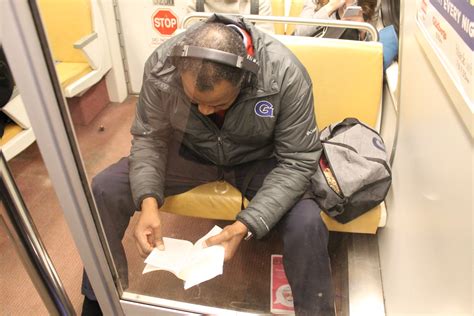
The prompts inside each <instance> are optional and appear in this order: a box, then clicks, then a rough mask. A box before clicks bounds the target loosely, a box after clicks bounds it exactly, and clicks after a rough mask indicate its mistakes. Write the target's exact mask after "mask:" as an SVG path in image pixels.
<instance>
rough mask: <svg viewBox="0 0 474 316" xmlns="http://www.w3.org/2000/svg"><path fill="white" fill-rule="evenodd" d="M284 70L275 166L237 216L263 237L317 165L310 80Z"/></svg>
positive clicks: (296, 197)
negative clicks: (285, 73) (284, 87)
mask: <svg viewBox="0 0 474 316" xmlns="http://www.w3.org/2000/svg"><path fill="white" fill-rule="evenodd" d="M295 68H296V67H294V68H293V73H292V74H289V72H291V71H287V75H286V76H285V78H284V80H283V82H284V84H285V85H286V91H282V99H281V103H280V111H279V113H278V117H277V124H276V127H275V131H274V145H275V155H276V158H277V160H278V163H277V166H276V167H275V169H273V170H272V171H271V172H270V173H269V174H268V175H267V177H266V178H265V181H264V182H263V185H262V187H261V188H260V189H259V191H258V192H257V194H256V195H255V197H254V198H253V199H252V200H251V202H250V204H249V206H248V207H247V208H246V209H245V210H243V211H241V212H240V213H239V215H238V216H237V219H238V220H239V221H241V222H243V223H244V224H246V226H247V227H248V228H249V229H250V230H251V231H252V232H253V233H254V234H255V235H256V236H257V238H261V237H263V236H264V235H265V234H266V233H268V232H269V231H270V229H271V228H272V227H273V226H274V225H275V224H276V223H277V222H278V221H279V220H280V219H281V217H282V216H283V215H284V214H285V213H286V212H287V211H288V210H289V209H291V208H292V207H293V206H294V204H295V203H296V202H297V201H298V200H299V199H300V198H301V197H302V195H303V194H304V193H305V192H306V190H307V188H308V186H309V183H310V178H311V176H312V175H313V174H314V172H315V171H316V168H317V162H318V160H319V156H320V155H321V143H320V141H319V132H318V129H317V127H316V121H315V117H314V105H313V91H312V85H311V81H309V79H307V77H305V76H303V73H302V71H300V70H299V69H298V68H297V69H295Z"/></svg>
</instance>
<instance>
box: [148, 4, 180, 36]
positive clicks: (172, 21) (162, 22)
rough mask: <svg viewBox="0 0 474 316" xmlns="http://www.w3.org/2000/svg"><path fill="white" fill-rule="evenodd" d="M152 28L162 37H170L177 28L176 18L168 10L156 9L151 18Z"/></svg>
mask: <svg viewBox="0 0 474 316" xmlns="http://www.w3.org/2000/svg"><path fill="white" fill-rule="evenodd" d="M152 23H153V28H154V29H155V30H156V31H158V33H160V34H162V35H171V34H173V33H174V32H175V31H176V29H177V28H178V18H177V17H176V15H175V14H174V12H173V11H171V10H169V9H158V11H156V12H155V13H154V14H153V16H152Z"/></svg>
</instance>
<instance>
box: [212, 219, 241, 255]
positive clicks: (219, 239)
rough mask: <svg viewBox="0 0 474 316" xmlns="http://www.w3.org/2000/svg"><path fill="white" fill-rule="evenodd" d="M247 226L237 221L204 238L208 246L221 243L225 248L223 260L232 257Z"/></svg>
mask: <svg viewBox="0 0 474 316" xmlns="http://www.w3.org/2000/svg"><path fill="white" fill-rule="evenodd" d="M247 232H248V229H247V226H245V225H244V224H242V223H241V222H239V221H236V222H235V223H233V224H232V225H229V226H226V227H224V229H223V230H222V231H221V232H220V233H219V234H218V235H215V236H213V237H210V238H209V239H207V240H206V245H207V246H208V247H210V246H214V245H219V244H220V245H222V246H224V249H225V255H224V261H227V260H230V259H232V257H233V256H234V254H235V252H236V251H237V248H238V247H239V244H240V242H241V241H242V239H243V238H244V237H245V236H246V235H247Z"/></svg>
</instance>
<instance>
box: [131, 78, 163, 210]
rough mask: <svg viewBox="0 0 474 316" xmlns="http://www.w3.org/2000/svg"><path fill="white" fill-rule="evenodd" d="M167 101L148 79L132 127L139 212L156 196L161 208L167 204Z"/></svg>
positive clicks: (133, 173) (134, 192)
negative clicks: (164, 192) (165, 182)
mask: <svg viewBox="0 0 474 316" xmlns="http://www.w3.org/2000/svg"><path fill="white" fill-rule="evenodd" d="M166 99H167V97H166V95H165V94H164V92H162V91H159V90H158V89H156V88H155V86H154V84H153V81H152V80H151V79H145V78H144V83H143V87H142V90H141V92H140V97H139V99H138V103H137V108H136V114H135V120H134V122H133V125H132V128H131V133H132V136H133V139H132V148H131V151H130V157H129V170H130V171H129V177H130V186H131V189H132V195H133V201H134V202H135V206H136V207H137V209H140V207H141V203H142V201H143V199H145V198H146V197H150V196H152V197H155V198H156V199H157V201H158V205H159V206H161V205H162V204H163V201H164V194H163V191H164V179H165V175H166V173H165V169H166V162H167V157H168V140H169V137H170V130H171V128H170V122H169V115H168V113H167V112H168V110H167V104H166V103H167V102H166V101H167V100H166Z"/></svg>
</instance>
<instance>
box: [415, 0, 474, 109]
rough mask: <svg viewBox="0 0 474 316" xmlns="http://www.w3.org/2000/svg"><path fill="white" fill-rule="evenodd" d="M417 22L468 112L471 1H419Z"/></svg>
mask: <svg viewBox="0 0 474 316" xmlns="http://www.w3.org/2000/svg"><path fill="white" fill-rule="evenodd" d="M417 22H418V26H419V27H420V28H421V29H422V34H423V35H424V36H425V37H427V40H428V42H429V43H430V44H431V48H432V49H433V50H434V51H435V54H436V55H437V56H438V58H439V59H440V62H441V64H442V65H443V66H444V68H445V70H446V71H447V72H448V73H449V77H450V78H451V80H453V81H455V82H454V84H455V85H456V87H457V88H458V89H459V90H460V91H459V92H460V93H461V94H462V95H463V96H464V99H467V100H466V103H468V105H469V107H470V109H471V112H472V110H473V101H474V81H473V69H472V67H473V62H474V54H473V49H474V1H473V0H419V1H418V3H417ZM443 80H446V79H443Z"/></svg>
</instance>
